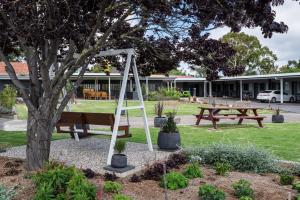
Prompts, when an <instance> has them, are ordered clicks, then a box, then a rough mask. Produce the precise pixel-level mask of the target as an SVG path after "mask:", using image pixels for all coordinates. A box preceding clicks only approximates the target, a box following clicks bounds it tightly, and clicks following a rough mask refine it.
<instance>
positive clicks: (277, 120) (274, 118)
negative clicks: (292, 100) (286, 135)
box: [272, 108, 284, 123]
mask: <svg viewBox="0 0 300 200" xmlns="http://www.w3.org/2000/svg"><path fill="white" fill-rule="evenodd" d="M272 122H273V123H283V122H284V116H283V115H281V114H280V109H279V108H277V109H276V110H275V113H274V114H273V115H272Z"/></svg>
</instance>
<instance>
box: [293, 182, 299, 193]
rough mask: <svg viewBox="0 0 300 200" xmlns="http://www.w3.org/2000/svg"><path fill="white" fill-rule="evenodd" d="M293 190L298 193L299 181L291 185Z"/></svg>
mask: <svg viewBox="0 0 300 200" xmlns="http://www.w3.org/2000/svg"><path fill="white" fill-rule="evenodd" d="M293 189H294V190H297V192H299V193H300V181H298V182H296V183H294V184H293Z"/></svg>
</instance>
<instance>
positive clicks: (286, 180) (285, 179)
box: [279, 172, 295, 185]
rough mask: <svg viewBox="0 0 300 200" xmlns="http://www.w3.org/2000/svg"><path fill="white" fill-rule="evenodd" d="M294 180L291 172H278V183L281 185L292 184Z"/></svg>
mask: <svg viewBox="0 0 300 200" xmlns="http://www.w3.org/2000/svg"><path fill="white" fill-rule="evenodd" d="M294 180H295V177H294V176H293V175H292V174H291V173H288V172H286V173H282V174H280V180H279V182H280V184H281V185H292V184H293V182H294Z"/></svg>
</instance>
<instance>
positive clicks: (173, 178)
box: [160, 172, 189, 190]
mask: <svg viewBox="0 0 300 200" xmlns="http://www.w3.org/2000/svg"><path fill="white" fill-rule="evenodd" d="M164 180H165V181H166V186H167V188H168V189H170V190H177V189H179V188H185V187H187V186H188V184H189V182H188V179H187V178H186V177H185V176H183V175H182V174H180V173H178V172H170V173H167V174H165V175H164V177H163V178H162V180H161V182H160V186H161V187H164Z"/></svg>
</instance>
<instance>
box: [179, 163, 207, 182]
mask: <svg viewBox="0 0 300 200" xmlns="http://www.w3.org/2000/svg"><path fill="white" fill-rule="evenodd" d="M183 175H184V176H185V177H186V178H189V179H192V178H203V172H202V170H201V168H200V166H199V164H198V163H195V162H194V163H192V164H190V165H189V166H188V167H187V168H186V169H185V171H184V172H183Z"/></svg>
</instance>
